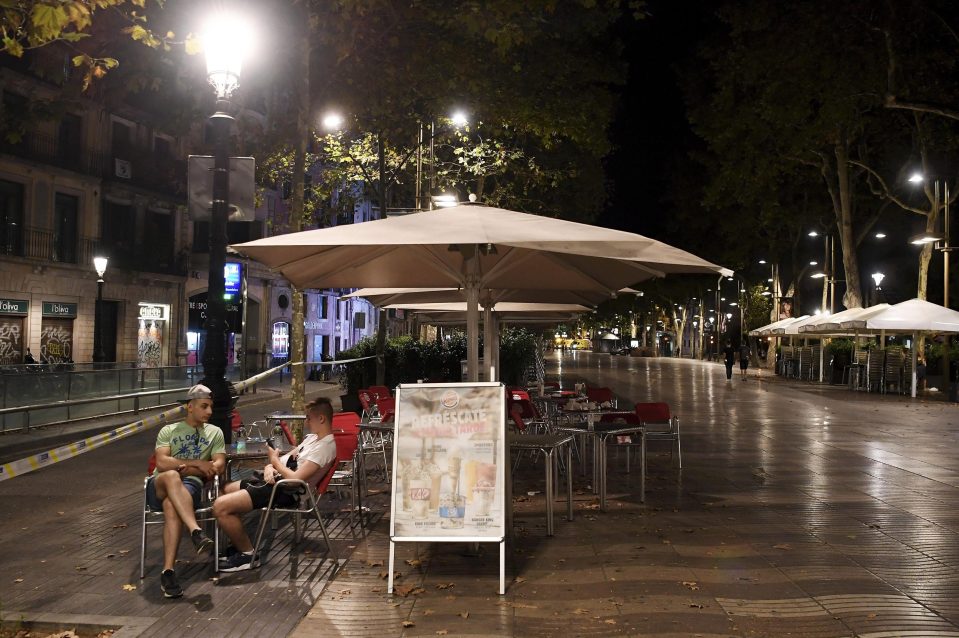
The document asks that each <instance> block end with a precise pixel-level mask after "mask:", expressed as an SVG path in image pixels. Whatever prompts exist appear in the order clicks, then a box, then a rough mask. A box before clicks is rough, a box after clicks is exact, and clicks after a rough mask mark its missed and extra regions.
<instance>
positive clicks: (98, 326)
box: [93, 256, 107, 363]
mask: <svg viewBox="0 0 959 638" xmlns="http://www.w3.org/2000/svg"><path fill="white" fill-rule="evenodd" d="M93 267H94V269H96V271H97V302H96V305H95V306H94V309H93V362H94V363H103V362H104V361H106V360H107V355H106V353H104V352H103V275H104V274H105V273H106V272H107V258H106V257H100V256H97V257H94V258H93Z"/></svg>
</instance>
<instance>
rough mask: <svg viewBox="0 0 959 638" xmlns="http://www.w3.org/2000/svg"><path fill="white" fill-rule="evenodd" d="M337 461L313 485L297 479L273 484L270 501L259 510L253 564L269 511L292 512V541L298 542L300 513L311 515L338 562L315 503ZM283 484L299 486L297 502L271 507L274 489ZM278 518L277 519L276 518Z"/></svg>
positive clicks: (326, 486) (283, 480)
mask: <svg viewBox="0 0 959 638" xmlns="http://www.w3.org/2000/svg"><path fill="white" fill-rule="evenodd" d="M337 465H338V463H336V462H335V461H334V462H333V463H331V464H330V469H329V470H327V471H326V473H325V474H324V475H323V476H322V478H320V480H319V481H318V482H317V483H316V485H315V486H313V485H309V484H308V483H307V482H306V481H300V480H297V479H281V480H279V481H277V482H276V483H274V484H273V493H272V494H271V495H270V502H269V503H267V506H266V507H264V508H263V509H262V510H261V513H260V525H259V527H258V529H257V533H256V541H255V542H254V543H253V562H254V564H255V563H257V562H258V561H259V555H260V543H261V542H262V541H263V532H264V531H265V530H266V522H267V520H268V519H269V518H270V513H271V512H276V513H286V514H292V515H293V516H292V517H291V518H292V521H293V542H294V543H297V542H299V536H300V530H301V529H302V528H303V527H304V526H302V525H300V516H301V515H304V514H305V515H312V516H313V517H314V518H315V519H316V522H317V523H318V524H319V526H320V531H321V532H323V540H324V541H325V542H326V547H327V550H328V551H329V553H330V556H332V558H333V561H334V563H338V562H339V558H338V556H337V555H336V550H334V549H333V544H332V543H331V542H330V535H329V533H328V532H327V530H326V524H325V523H324V522H323V516H322V515H321V514H320V507H319V505H318V503H317V501H318V500H319V498H320V497H321V496H323V494H324V493H326V490H327V488H328V487H329V485H330V481H332V480H333V474H334V473H335V472H336V468H337ZM283 485H288V486H290V487H296V486H300V487H301V488H302V490H303V494H302V495H301V496H300V498H299V503H298V504H297V506H296V507H292V506H291V507H273V508H271V507H270V506H271V505H273V499H275V498H276V493H277V492H276V491H277V490H278V489H280V488H281V487H282V486H283ZM277 520H279V519H277Z"/></svg>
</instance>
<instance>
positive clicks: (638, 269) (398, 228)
mask: <svg viewBox="0 0 959 638" xmlns="http://www.w3.org/2000/svg"><path fill="white" fill-rule="evenodd" d="M233 248H234V249H235V250H237V251H238V252H240V253H242V254H244V255H246V256H248V257H251V258H253V259H255V260H257V261H259V262H260V263H262V264H264V265H266V266H268V267H269V268H271V269H273V270H275V271H278V272H279V273H281V274H282V275H283V276H284V277H285V278H286V279H287V280H289V281H290V283H292V284H293V285H294V286H297V287H298V288H356V287H362V286H379V287H390V288H399V287H423V288H427V287H455V288H464V289H466V292H467V295H466V298H467V303H468V307H469V313H470V315H471V318H470V321H468V322H467V332H468V333H469V334H470V337H469V343H470V346H469V361H470V364H469V369H470V378H471V379H474V380H475V379H476V378H477V373H478V368H477V360H478V358H479V357H478V351H477V345H476V344H477V343H478V334H477V332H478V314H477V304H478V301H479V292H480V290H482V289H501V290H508V289H513V290H591V291H605V292H607V294H611V293H612V292H613V291H617V290H619V289H620V288H622V287H623V286H627V285H629V284H633V283H636V282H638V281H643V280H645V279H650V278H652V277H661V276H664V275H666V274H673V273H700V274H715V273H722V274H727V273H728V274H732V273H731V271H729V270H727V269H724V268H721V267H720V266H717V265H715V264H711V263H709V262H708V261H705V260H704V259H701V258H699V257H697V256H695V255H693V254H691V253H688V252H686V251H684V250H680V249H678V248H675V247H673V246H670V245H668V244H664V243H662V242H659V241H656V240H654V239H650V238H648V237H643V236H642V235H636V234H633V233H626V232H623V231H617V230H610V229H607V228H601V227H598V226H590V225H588V224H580V223H576V222H569V221H564V220H560V219H553V218H549V217H541V216H538V215H529V214H526V213H518V212H514V211H508V210H503V209H499V208H491V207H488V206H481V205H461V206H453V207H451V208H445V209H439V210H435V211H424V212H421V213H416V214H413V215H404V216H400V217H388V218H386V219H380V220H376V221H371V222H365V223H362V224H346V225H343V226H334V227H332V228H321V229H317V230H308V231H303V232H299V233H289V234H286V235H277V236H275V237H267V238H264V239H258V240H256V241H252V242H247V243H244V244H236V245H234V246H233Z"/></svg>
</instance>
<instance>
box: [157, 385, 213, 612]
mask: <svg viewBox="0 0 959 638" xmlns="http://www.w3.org/2000/svg"><path fill="white" fill-rule="evenodd" d="M211 396H212V392H211V391H210V388H208V387H206V386H205V385H195V386H193V387H192V388H190V391H189V392H188V393H187V403H186V420H185V421H180V422H179V423H171V424H169V425H165V426H163V428H161V429H160V433H159V434H157V442H156V470H154V472H153V476H152V477H150V480H149V481H148V482H147V502H148V503H149V505H150V509H152V510H154V511H157V512H159V511H162V512H163V518H164V522H163V572H162V573H161V574H160V588H161V589H162V590H163V595H164V596H165V597H166V598H179V597H180V596H182V595H183V589H182V588H181V587H180V584H179V583H178V582H177V579H176V573H175V572H174V571H173V566H174V564H175V563H176V553H177V548H178V547H179V546H180V535H181V533H182V530H183V528H184V527H185V528H186V529H187V531H189V532H190V539H191V540H192V541H193V546H194V547H195V548H196V552H197V554H209V553H210V550H211V549H213V539H211V538H210V537H209V536H207V535H206V534H205V533H204V532H203V530H202V529H200V526H199V525H198V524H197V522H196V514H195V512H194V510H195V509H196V508H197V507H198V506H199V504H200V492H201V490H202V489H203V484H204V483H205V482H207V481H211V480H213V477H214V476H217V475H219V474H222V473H223V470H224V469H225V467H226V445H225V443H224V439H223V431H222V430H220V428H218V427H216V426H215V425H210V424H209V423H207V422H206V421H207V419H209V418H210V415H212V414H213V401H212V399H211Z"/></svg>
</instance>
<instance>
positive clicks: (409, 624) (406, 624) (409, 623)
mask: <svg viewBox="0 0 959 638" xmlns="http://www.w3.org/2000/svg"><path fill="white" fill-rule="evenodd" d="M403 626H404V627H415V626H416V623H415V622H413V621H412V620H404V621H403Z"/></svg>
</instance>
